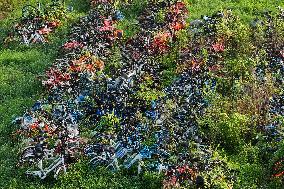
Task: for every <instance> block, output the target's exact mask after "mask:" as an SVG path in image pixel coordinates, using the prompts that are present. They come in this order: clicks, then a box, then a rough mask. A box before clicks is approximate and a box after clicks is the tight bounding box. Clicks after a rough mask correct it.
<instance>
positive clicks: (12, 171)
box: [0, 0, 284, 188]
mask: <svg viewBox="0 0 284 189" xmlns="http://www.w3.org/2000/svg"><path fill="white" fill-rule="evenodd" d="M0 2H1V0H0ZM11 2H12V6H13V7H14V9H13V10H14V11H13V12H12V13H11V14H10V15H8V16H7V17H6V19H4V20H1V21H0V40H1V41H2V39H3V38H4V37H5V35H6V33H7V31H9V29H10V27H11V26H12V24H13V22H14V21H13V18H16V17H18V16H19V15H20V14H21V9H20V7H21V6H22V5H23V4H24V3H25V2H31V3H35V0H32V1H28V0H25V1H15V0H12V1H11ZM67 2H69V3H71V4H72V6H74V9H75V11H74V12H73V13H71V14H70V20H71V22H65V23H64V25H63V27H61V29H59V30H57V31H56V32H55V33H54V34H53V35H52V36H51V41H52V42H53V43H51V44H47V45H35V46H32V47H28V48H27V47H25V46H15V47H11V48H9V49H7V48H5V47H4V46H3V45H1V43H0V188H51V187H55V188H75V187H76V188H79V187H81V188H160V181H159V177H158V176H156V175H145V176H144V177H128V176H123V175H112V174H110V173H109V172H106V171H94V170H92V169H91V168H89V167H88V166H86V164H85V163H84V162H79V163H77V164H75V165H73V166H72V168H71V169H70V171H69V172H68V174H67V175H66V177H63V178H61V179H59V181H56V182H51V183H48V182H44V183H42V182H39V181H36V180H35V181H32V180H28V179H26V178H25V177H24V176H23V174H22V172H21V171H19V170H17V169H16V168H15V165H16V162H17V157H18V156H17V155H18V153H19V143H18V142H17V141H14V140H12V139H11V134H12V133H13V132H14V131H15V130H16V128H15V126H13V125H12V124H11V121H12V119H13V118H14V117H16V116H19V115H22V114H23V113H24V111H25V110H26V109H28V108H29V107H30V106H31V105H32V104H33V103H34V102H35V101H36V100H37V99H39V98H40V96H41V94H42V93H43V88H42V87H41V84H40V82H39V81H38V79H37V76H38V75H41V74H43V73H44V71H45V70H46V69H47V68H48V67H49V66H50V65H51V64H52V62H53V61H54V59H55V58H56V55H57V50H58V48H59V47H60V46H61V45H62V43H63V42H64V41H65V40H66V37H67V33H68V28H69V26H70V23H72V22H74V21H76V19H77V18H78V17H79V16H81V15H84V14H85V13H86V11H87V9H88V7H87V3H86V0H69V1H67ZM135 2H136V5H135V6H134V7H133V8H132V9H130V10H127V9H124V10H123V11H124V12H125V13H126V19H127V20H126V21H125V23H123V24H122V25H120V27H121V28H123V29H125V28H130V29H131V30H130V31H129V32H128V33H126V34H127V36H131V35H133V34H134V33H135V32H136V29H137V28H135V27H132V25H131V23H132V22H133V21H135V20H136V15H137V12H138V11H140V10H141V7H140V6H139V1H135ZM189 2H190V6H189V10H190V20H193V19H196V18H200V17H201V15H210V14H212V13H214V12H216V11H218V10H222V9H226V8H230V9H232V11H233V12H234V13H235V14H236V15H238V16H240V18H241V19H242V21H243V22H245V23H247V22H249V20H251V19H252V18H255V17H257V16H258V15H259V13H261V12H263V11H264V10H272V11H276V8H277V6H283V5H284V1H282V0H258V1H257V0H191V1H189ZM245 150H251V149H250V148H249V147H246V148H245ZM255 150H258V149H255ZM242 157H243V156H242ZM229 159H230V160H228V161H231V163H236V162H239V163H236V166H237V167H241V180H242V181H241V183H239V186H240V187H242V186H245V187H246V188H256V187H257V186H256V182H252V181H251V180H252V179H254V178H256V177H257V176H256V175H252V174H251V173H252V172H253V171H248V170H250V169H252V170H255V174H258V173H259V172H261V171H262V170H261V169H260V168H259V167H260V165H258V164H257V163H254V164H251V165H250V164H248V163H247V162H248V160H247V159H245V160H240V158H239V157H238V158H236V157H235V156H233V155H232V156H230V157H229ZM240 164H241V165H240ZM258 179H259V180H260V178H259V177H258ZM270 187H271V188H279V186H277V185H274V186H270Z"/></svg>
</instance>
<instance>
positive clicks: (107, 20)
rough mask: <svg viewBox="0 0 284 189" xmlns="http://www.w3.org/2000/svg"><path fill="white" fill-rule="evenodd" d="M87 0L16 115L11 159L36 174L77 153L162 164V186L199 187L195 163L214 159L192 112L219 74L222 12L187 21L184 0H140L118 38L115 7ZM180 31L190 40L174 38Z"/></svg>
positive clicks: (197, 112) (146, 165)
mask: <svg viewBox="0 0 284 189" xmlns="http://www.w3.org/2000/svg"><path fill="white" fill-rule="evenodd" d="M92 2H93V8H92V9H91V11H90V12H89V14H88V15H87V16H85V17H82V18H80V21H79V22H78V23H75V24H74V25H73V26H72V28H71V33H70V35H69V39H68V41H66V43H65V44H63V45H62V47H61V48H60V50H59V52H60V53H59V54H60V56H59V57H58V59H56V61H55V62H54V64H53V65H52V67H50V68H49V69H48V70H47V72H46V74H45V75H44V76H43V79H42V84H43V85H44V86H45V87H46V89H47V95H46V97H45V98H44V99H43V100H41V101H38V102H37V103H35V105H34V106H33V107H32V108H31V110H29V111H27V112H26V114H25V115H24V116H23V117H20V118H17V119H16V120H15V122H16V123H19V124H20V126H21V127H20V130H19V133H20V136H22V137H23V138H25V139H26V140H25V141H26V145H28V147H27V148H26V149H24V150H23V151H22V155H21V158H20V164H23V165H26V166H27V167H29V168H33V170H31V169H29V170H28V171H27V172H26V174H28V175H34V176H38V177H40V178H42V179H43V178H46V177H47V176H48V175H49V174H51V172H53V173H54V177H57V176H58V174H59V173H60V172H65V171H66V168H67V166H68V164H70V163H72V162H74V161H76V159H77V158H78V157H80V156H86V157H88V158H89V162H90V165H91V166H92V167H94V168H96V167H98V166H104V167H106V168H108V169H110V170H112V171H119V170H121V169H131V168H133V167H135V170H137V171H135V172H136V173H137V174H141V173H143V172H144V171H155V172H159V173H162V172H163V173H165V175H166V179H165V180H164V185H165V187H166V186H169V187H170V186H171V187H173V186H178V185H180V184H181V185H191V186H192V185H196V186H197V187H202V186H203V185H204V180H203V177H202V176H200V175H199V174H200V172H202V171H210V170H211V169H212V168H213V167H214V166H215V165H214V163H212V161H211V157H212V151H211V150H210V148H209V146H208V145H207V144H206V141H205V140H204V139H203V138H201V136H200V134H199V130H198V123H197V118H198V117H199V116H202V114H203V113H204V110H205V108H206V107H208V105H209V104H208V103H209V102H208V101H207V100H206V99H205V98H204V96H203V89H204V88H206V87H207V88H209V90H215V89H216V78H213V77H211V75H212V73H214V74H216V75H218V74H220V75H221V76H220V77H222V73H219V71H220V68H221V67H222V65H220V64H219V63H220V62H222V60H223V56H224V52H225V51H226V50H227V49H226V48H227V46H228V40H227V39H226V38H225V37H224V36H221V37H220V36H219V35H218V31H217V24H218V23H220V22H221V21H222V19H227V17H228V15H230V14H229V13H227V15H224V14H223V13H216V14H214V15H212V16H210V17H209V16H204V17H203V18H201V19H198V20H195V21H193V22H192V23H191V25H190V26H188V24H187V22H186V20H187V17H188V11H187V9H186V6H187V5H186V4H185V3H183V2H181V1H159V2H149V4H148V5H147V6H146V7H145V9H144V11H142V12H141V15H140V16H139V19H138V21H139V23H138V25H140V27H141V31H139V32H137V33H136V34H135V35H134V36H132V37H130V38H129V39H125V40H124V36H123V31H122V30H120V29H118V28H117V25H118V24H119V23H120V22H123V18H124V16H123V13H121V12H120V11H119V10H116V9H115V8H114V5H113V3H114V2H112V1H92ZM157 17H158V18H157ZM180 32H185V33H186V34H185V35H186V37H189V35H193V37H192V39H191V41H190V42H188V43H186V44H181V43H182V39H181V38H180ZM204 49H206V52H207V57H206V58H205V57H204V56H203V53H204ZM280 54H281V53H280ZM277 56H278V55H277ZM169 61H170V62H169ZM173 70H174V71H173ZM173 72H174V73H175V74H174V75H173V76H172V80H170V82H168V83H166V84H165V80H167V77H168V75H167V73H173ZM210 74H211V75H210ZM274 101H275V102H276V104H279V103H278V100H276V99H275V100H274ZM278 110H279V108H278V109H277V111H278ZM272 111H274V110H273V109H272ZM275 111H276V110H275ZM82 133H83V135H84V136H86V139H85V138H82V137H80V135H81V134H82ZM131 170H133V169H131Z"/></svg>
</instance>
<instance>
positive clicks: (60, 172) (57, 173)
mask: <svg viewBox="0 0 284 189" xmlns="http://www.w3.org/2000/svg"><path fill="white" fill-rule="evenodd" d="M65 173H66V165H65V164H64V165H60V166H58V167H57V168H56V169H55V170H54V176H53V177H54V178H55V179H57V178H58V177H60V176H61V175H64V174H65Z"/></svg>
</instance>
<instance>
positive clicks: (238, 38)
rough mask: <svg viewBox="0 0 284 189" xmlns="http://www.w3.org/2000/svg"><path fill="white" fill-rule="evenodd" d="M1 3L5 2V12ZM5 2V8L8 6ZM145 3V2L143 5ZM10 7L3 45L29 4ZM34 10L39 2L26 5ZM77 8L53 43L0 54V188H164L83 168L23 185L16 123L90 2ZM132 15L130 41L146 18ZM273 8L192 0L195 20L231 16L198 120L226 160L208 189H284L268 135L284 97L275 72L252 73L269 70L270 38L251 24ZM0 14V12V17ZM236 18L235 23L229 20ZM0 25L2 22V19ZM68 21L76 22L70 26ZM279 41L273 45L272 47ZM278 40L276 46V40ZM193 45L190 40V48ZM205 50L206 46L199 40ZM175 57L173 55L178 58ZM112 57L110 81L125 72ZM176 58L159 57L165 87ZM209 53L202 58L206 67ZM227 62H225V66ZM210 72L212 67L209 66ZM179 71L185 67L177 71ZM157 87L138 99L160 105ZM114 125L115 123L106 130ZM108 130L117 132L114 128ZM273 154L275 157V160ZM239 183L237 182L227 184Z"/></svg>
mask: <svg viewBox="0 0 284 189" xmlns="http://www.w3.org/2000/svg"><path fill="white" fill-rule="evenodd" d="M1 2H2V1H0V4H1ZM7 2H8V1H3V3H5V5H7ZM143 2H144V1H143ZM24 3H25V2H23V3H18V2H16V1H11V2H9V4H10V5H11V6H12V7H13V9H14V10H15V11H14V12H13V13H12V14H10V15H9V16H7V13H5V17H6V16H7V18H6V19H4V20H0V25H1V34H0V39H1V41H3V40H2V39H3V38H4V36H5V34H7V31H8V30H9V28H10V27H11V25H12V24H13V21H12V20H11V18H14V17H17V16H18V15H19V14H20V7H21V6H22V5H23V4H24ZM29 3H35V1H32V2H29ZM67 3H68V4H71V5H72V6H74V12H70V13H68V16H69V20H68V22H67V21H65V23H64V24H63V26H62V27H61V28H60V29H59V30H58V31H56V32H55V33H54V34H52V36H51V39H50V40H51V41H52V43H50V44H44V45H33V46H31V47H26V46H21V45H15V46H10V47H9V48H7V47H4V45H2V44H1V46H0V47H1V50H0V102H1V103H0V145H1V148H0V158H1V159H0V162H1V164H0V175H1V178H0V187H1V188H51V187H54V188H160V187H161V176H158V175H155V174H146V175H144V176H141V177H140V176H134V177H128V176H127V174H123V173H120V174H114V175H113V174H112V173H110V172H108V171H106V170H93V169H91V168H90V167H88V166H87V165H86V163H85V162H84V161H82V162H78V163H76V164H74V165H72V167H71V169H70V170H69V171H68V173H67V175H66V176H64V177H61V178H59V180H58V181H50V182H42V183H41V182H38V181H36V180H29V179H26V178H25V177H24V176H23V174H22V173H21V171H18V169H16V167H15V165H16V161H17V154H18V145H19V144H18V142H17V140H16V139H15V138H13V135H12V133H13V132H14V131H15V128H14V126H12V125H11V124H10V123H11V120H12V119H13V118H14V117H15V116H16V115H20V114H21V113H23V112H24V111H25V110H26V109H28V107H30V106H31V105H32V104H33V103H34V102H35V100H36V99H38V98H39V97H40V95H41V94H42V92H43V90H42V87H41V85H40V82H39V81H38V80H37V77H38V76H39V75H41V74H42V73H43V72H44V70H46V68H48V67H49V66H50V65H51V63H52V62H53V60H54V59H55V58H56V55H57V50H58V48H59V47H60V46H61V45H62V44H63V43H64V42H65V41H66V38H65V37H66V34H67V33H68V29H69V26H70V24H71V23H72V22H75V21H76V20H77V19H78V17H79V16H81V15H84V14H85V13H86V12H87V11H88V6H87V5H88V3H87V2H86V1H85V0H79V1H67ZM134 3H135V5H134V6H132V7H131V9H127V8H123V7H122V11H123V12H124V14H125V16H126V21H125V22H123V24H121V25H119V26H118V27H119V28H121V29H123V30H124V31H125V37H126V38H128V37H130V36H133V35H134V34H135V33H136V31H137V30H138V29H139V28H137V27H138V26H137V25H136V24H135V22H136V15H138V13H139V11H141V7H142V6H141V5H140V4H139V3H140V1H134ZM276 5H279V6H280V5H283V2H281V1H279V0H274V1H265V0H261V1H257V2H254V1H250V0H245V1H233V0H230V1H221V0H214V1H207V0H206V1H205V0H192V1H190V3H189V10H190V12H191V17H190V19H194V18H198V17H200V16H201V15H210V14H211V13H214V12H216V11H218V10H223V9H224V8H231V9H232V11H233V14H230V13H228V12H225V13H228V15H225V16H227V17H230V18H228V19H224V20H222V22H221V23H220V24H219V25H218V26H219V27H218V28H217V30H218V32H217V33H218V36H217V38H218V39H217V41H218V40H220V41H222V42H224V43H225V44H226V48H225V51H224V52H223V55H222V57H219V58H220V59H219V61H218V62H220V65H219V66H220V67H221V68H222V69H217V70H216V71H212V72H211V74H212V75H211V76H212V77H214V78H215V79H216V85H215V86H214V90H209V88H210V87H212V84H208V88H204V89H203V93H204V94H205V95H206V99H207V101H208V102H209V104H210V106H209V107H208V108H207V109H206V111H205V113H204V115H203V116H201V117H200V118H199V124H200V128H201V132H202V135H203V137H205V139H206V140H207V141H208V143H210V144H211V147H212V148H213V149H215V154H214V156H213V157H212V160H211V161H212V162H213V161H214V160H215V159H216V160H220V159H221V160H222V163H220V164H219V165H218V166H216V167H215V168H214V169H213V170H212V171H210V172H209V173H202V175H203V176H204V178H205V180H207V182H209V180H211V181H212V182H211V183H207V184H208V185H209V186H210V187H211V188H260V187H263V188H271V189H273V188H281V187H282V186H283V182H282V181H281V180H280V179H271V177H270V175H271V166H272V164H273V163H274V162H275V161H276V160H277V159H279V158H281V157H283V154H284V151H283V149H284V143H283V141H281V142H279V143H276V142H273V141H271V142H267V140H266V139H265V137H266V136H264V134H263V132H262V131H263V130H264V126H265V125H267V124H269V123H271V122H273V121H274V120H276V119H277V120H282V127H283V126H284V125H283V124H284V122H283V119H284V118H283V117H269V116H267V112H268V111H269V104H268V101H269V100H270V99H271V98H272V96H273V94H283V86H281V85H280V86H279V84H277V82H276V81H275V80H276V79H275V78H277V77H278V76H277V74H279V73H275V72H274V71H273V69H271V70H270V71H268V72H266V73H265V74H264V75H262V77H263V81H259V79H257V78H256V77H257V74H256V70H255V69H254V68H255V67H260V68H261V67H263V66H267V64H268V61H269V60H267V54H266V51H265V50H266V47H262V44H267V45H269V41H266V40H267V36H265V29H266V28H265V27H263V26H262V25H257V27H256V28H254V29H252V27H251V26H249V23H250V21H251V20H253V18H255V17H260V16H259V15H260V13H261V12H263V10H266V9H268V10H272V11H276ZM0 11H1V10H0ZM158 15H159V17H158V18H157V19H158V20H162V19H163V13H162V12H159V14H158ZM232 15H236V16H232ZM0 19H1V15H0ZM70 20H71V21H70ZM283 31H284V24H279V25H276V26H275V31H274V32H275V33H274V34H275V35H273V38H272V39H271V40H273V41H277V44H276V45H279V46H280V45H283V42H284V35H283ZM186 35H188V34H187V33H186V32H185V33H181V34H180V40H179V44H178V45H179V46H178V48H180V49H182V47H183V46H186V44H187V43H188V42H191V41H190V40H194V39H191V38H190V36H188V37H184V36H186ZM183 37H184V38H183ZM274 38H275V39H274ZM276 38H277V39H276ZM188 39H190V40H188ZM200 41H201V43H202V42H203V43H205V42H206V40H205V39H204V38H203V39H200ZM178 50H179V49H177V50H176V51H178ZM117 51H118V50H117V49H114V53H113V57H112V59H111V60H110V62H111V64H109V65H108V66H109V67H107V69H108V70H109V72H110V73H111V72H112V71H113V72H115V69H116V68H117V67H119V66H120V63H119V59H120V58H121V57H119V54H120V53H119V52H117ZM175 53H176V52H175V51H173V52H172V53H169V54H168V55H167V56H163V57H161V62H162V63H163V65H162V66H164V68H165V72H164V75H163V76H162V77H163V78H164V81H163V85H164V86H167V85H168V84H169V83H171V81H172V80H173V79H174V77H175V76H176V69H177V67H178V66H179V65H175V64H173V60H174V59H175ZM207 53H208V52H207V49H204V50H203V54H202V55H200V56H202V57H203V58H204V64H206V62H207V61H206V54H207ZM221 60H222V61H221ZM208 66H209V65H208ZM178 68H180V67H178ZM152 85H153V81H152V80H151V78H150V77H146V78H145V82H144V83H141V85H140V86H139V87H140V91H141V92H140V93H138V96H137V98H143V99H145V100H147V101H149V102H150V101H151V100H155V99H157V98H159V97H160V96H163V93H162V92H160V91H158V90H153V88H154V87H153V86H152ZM112 118H113V116H112V114H109V116H108V117H107V116H106V117H104V119H102V120H101V122H100V123H99V125H100V126H101V127H104V126H105V125H112V126H114V125H115V124H117V122H119V120H117V119H115V118H114V122H112V120H113V119H112ZM108 122H111V123H108ZM108 129H110V130H111V129H112V128H111V127H110V128H108ZM271 149H276V150H275V153H272V152H270V150H271ZM231 175H234V176H233V177H230V176H231Z"/></svg>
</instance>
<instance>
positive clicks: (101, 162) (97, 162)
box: [90, 158, 107, 168]
mask: <svg viewBox="0 0 284 189" xmlns="http://www.w3.org/2000/svg"><path fill="white" fill-rule="evenodd" d="M106 164H107V161H106V160H102V159H100V158H95V159H92V160H91V161H90V165H91V166H92V167H93V168H97V167H99V166H106Z"/></svg>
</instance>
